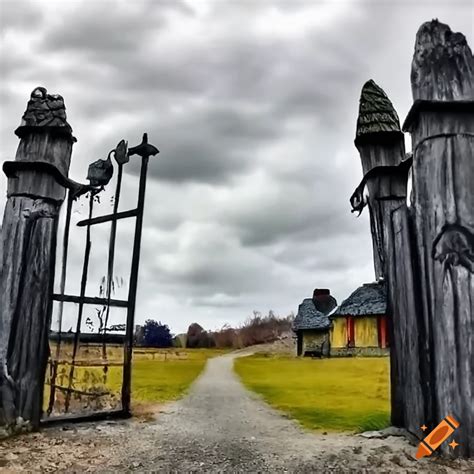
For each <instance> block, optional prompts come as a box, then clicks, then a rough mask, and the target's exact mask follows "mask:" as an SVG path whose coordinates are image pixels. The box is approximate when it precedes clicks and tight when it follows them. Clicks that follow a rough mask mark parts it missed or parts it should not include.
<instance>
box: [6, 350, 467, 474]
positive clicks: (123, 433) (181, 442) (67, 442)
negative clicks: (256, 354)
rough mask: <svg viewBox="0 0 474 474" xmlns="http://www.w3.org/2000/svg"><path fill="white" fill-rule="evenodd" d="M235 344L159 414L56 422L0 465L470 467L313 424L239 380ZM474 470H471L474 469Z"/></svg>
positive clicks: (14, 448)
mask: <svg viewBox="0 0 474 474" xmlns="http://www.w3.org/2000/svg"><path fill="white" fill-rule="evenodd" d="M235 356H236V355H235V354H230V355H226V356H222V357H218V358H215V359H210V360H209V361H208V365H207V367H206V369H205V371H204V372H203V374H202V375H201V376H200V377H199V378H198V380H197V381H196V382H195V383H194V385H193V386H192V388H191V390H190V392H189V394H188V396H186V397H185V398H183V399H182V400H180V401H178V402H176V403H172V404H169V405H167V406H166V407H164V408H162V410H161V411H160V413H159V414H158V415H157V417H156V419H154V420H153V421H148V422H140V421H139V420H136V419H134V420H128V421H111V422H102V423H95V424H93V425H92V424H89V425H70V426H68V427H65V428H66V429H64V428H50V429H47V430H44V431H43V432H42V433H37V434H31V435H27V436H23V437H19V438H17V439H14V440H10V441H8V442H5V443H4V444H3V446H1V448H0V471H2V470H4V471H18V470H27V471H32V470H37V471H42V472H48V471H50V472H52V471H66V470H67V471H68V472H71V471H77V472H87V471H89V472H90V471H100V472H104V471H123V470H137V471H155V472H252V473H255V472H298V473H300V472H432V473H434V472H461V471H466V472H468V470H469V469H474V465H473V464H470V465H468V464H467V463H466V462H460V461H452V462H444V461H441V460H436V459H423V460H421V461H416V460H415V459H414V452H415V448H414V447H413V446H411V445H410V444H408V443H407V442H406V441H405V440H404V439H402V438H400V437H389V438H386V439H366V438H363V437H360V436H349V435H327V434H312V433H308V432H306V431H304V430H302V429H301V428H300V427H299V426H298V425H297V424H296V423H295V422H293V421H291V420H289V419H287V418H285V417H284V416H282V415H281V414H280V413H278V412H276V411H274V410H273V409H271V408H269V407H268V406H267V405H265V404H264V403H262V402H261V401H260V400H259V399H258V397H257V396H255V395H253V394H251V393H249V392H248V391H247V390H246V389H245V388H244V387H243V386H242V384H241V383H240V382H239V380H238V379H237V377H236V376H235V375H234V372H233V370H232V366H233V359H234V357H235ZM470 472H473V471H470Z"/></svg>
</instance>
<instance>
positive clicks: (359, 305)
mask: <svg viewBox="0 0 474 474" xmlns="http://www.w3.org/2000/svg"><path fill="white" fill-rule="evenodd" d="M386 312H387V291H386V287H385V283H383V282H378V283H365V284H364V285H362V286H361V287H359V288H357V290H355V291H354V292H353V293H352V294H351V295H350V296H349V298H347V299H345V300H344V301H343V302H342V303H341V304H340V305H339V307H338V308H337V309H336V310H335V311H334V313H332V314H331V318H333V317H337V316H370V315H376V314H386Z"/></svg>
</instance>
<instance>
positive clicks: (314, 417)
mask: <svg viewBox="0 0 474 474" xmlns="http://www.w3.org/2000/svg"><path fill="white" fill-rule="evenodd" d="M234 367H235V371H236V372H237V374H238V375H239V376H240V378H241V379H242V381H243V383H244V385H245V386H246V387H247V388H249V389H251V390H253V391H255V392H257V393H259V394H260V395H262V396H263V398H264V400H265V401H266V402H268V403H269V404H270V405H272V406H274V407H275V408H277V409H280V410H283V411H284V412H286V413H287V414H289V415H290V416H291V417H292V418H294V419H296V420H298V421H299V422H300V423H301V424H302V425H303V426H304V427H306V428H310V429H313V430H318V431H319V430H320V431H352V432H354V431H358V432H360V431H367V430H376V429H381V428H384V427H386V426H388V425H389V419H390V406H389V359H388V357H384V358H375V357H371V358H362V357H361V358H358V357H357V358H333V359H317V360H314V359H306V358H305V359H302V358H290V357H281V356H280V357H269V356H265V355H255V356H250V357H242V358H239V359H236V361H235V365H234Z"/></svg>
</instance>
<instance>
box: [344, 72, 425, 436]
mask: <svg viewBox="0 0 474 474" xmlns="http://www.w3.org/2000/svg"><path fill="white" fill-rule="evenodd" d="M355 145H356V147H357V149H358V150H359V154H360V158H361V161H362V169H363V173H364V179H363V180H362V182H361V184H360V185H359V186H358V188H357V189H356V191H355V192H354V194H353V195H352V197H351V204H352V207H353V211H355V210H358V211H362V209H363V207H364V206H365V205H366V204H367V205H368V207H369V213H370V216H369V217H370V224H371V233H372V242H373V248H374V262H375V272H376V277H377V279H379V278H383V279H384V280H385V284H386V286H387V313H388V316H389V323H390V324H389V327H390V369H391V370H390V372H391V405H392V410H391V417H392V424H393V425H395V426H400V427H404V428H407V429H409V430H411V431H412V430H418V427H419V426H420V422H421V424H422V423H423V419H424V413H423V397H422V393H421V382H420V371H419V345H418V337H419V328H418V322H417V311H416V298H415V293H416V291H415V278H414V269H413V259H412V250H411V247H410V240H411V239H410V233H409V229H408V220H409V217H408V214H407V205H406V197H407V177H408V170H409V168H410V161H411V160H410V159H408V160H407V159H406V156H405V144H404V137H403V134H402V132H401V130H400V123H399V119H398V115H397V113H396V111H395V109H394V107H393V105H392V103H391V101H390V100H389V98H388V97H387V95H386V94H385V92H384V91H383V90H382V89H381V88H380V87H379V86H378V85H377V84H376V83H375V82H374V81H372V80H370V81H368V82H367V83H366V84H365V85H364V87H363V88H362V93H361V97H360V107H359V117H358V120H357V133H356V139H355ZM365 187H367V190H368V198H366V197H364V188H365ZM395 213H396V217H395V218H394V214H395ZM400 219H401V221H400ZM399 221H400V222H399Z"/></svg>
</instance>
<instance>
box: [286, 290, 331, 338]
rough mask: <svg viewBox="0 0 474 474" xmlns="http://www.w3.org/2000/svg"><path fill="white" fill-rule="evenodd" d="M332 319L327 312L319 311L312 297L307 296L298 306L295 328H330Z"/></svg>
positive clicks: (297, 329)
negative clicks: (330, 319)
mask: <svg viewBox="0 0 474 474" xmlns="http://www.w3.org/2000/svg"><path fill="white" fill-rule="evenodd" d="M330 326H331V321H329V318H328V317H327V315H326V314H324V313H322V312H321V311H318V310H317V309H316V306H315V305H314V303H313V300H312V299H311V298H305V299H304V300H303V302H302V303H301V304H300V305H299V307H298V314H297V315H296V318H295V322H294V323H293V329H294V330H295V331H299V330H300V329H320V330H325V329H329V327H330Z"/></svg>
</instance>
